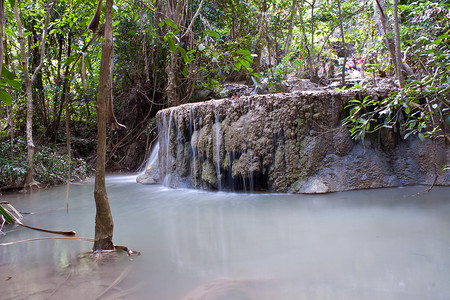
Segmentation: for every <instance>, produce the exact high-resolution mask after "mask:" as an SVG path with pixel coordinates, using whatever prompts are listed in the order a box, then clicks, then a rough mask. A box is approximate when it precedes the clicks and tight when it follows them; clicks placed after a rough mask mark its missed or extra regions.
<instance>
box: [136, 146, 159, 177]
mask: <svg viewBox="0 0 450 300" xmlns="http://www.w3.org/2000/svg"><path fill="white" fill-rule="evenodd" d="M159 148H160V147H159V141H157V142H156V144H155V145H154V146H153V147H152V148H151V150H150V155H149V156H148V158H147V163H146V164H145V168H144V170H142V171H141V172H140V174H143V173H144V172H146V171H147V170H149V169H150V168H154V167H158V165H159V162H158V154H159Z"/></svg>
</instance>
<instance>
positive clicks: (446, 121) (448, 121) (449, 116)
mask: <svg viewBox="0 0 450 300" xmlns="http://www.w3.org/2000/svg"><path fill="white" fill-rule="evenodd" d="M445 123H447V125H450V115H448V116H447V117H446V118H445Z"/></svg>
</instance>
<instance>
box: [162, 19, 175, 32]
mask: <svg viewBox="0 0 450 300" xmlns="http://www.w3.org/2000/svg"><path fill="white" fill-rule="evenodd" d="M164 22H166V24H167V25H169V26H170V27H172V28H173V29H175V30H178V25H177V24H175V23H174V22H173V21H172V20H170V19H168V18H164Z"/></svg>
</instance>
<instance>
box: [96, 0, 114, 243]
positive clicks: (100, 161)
mask: <svg viewBox="0 0 450 300" xmlns="http://www.w3.org/2000/svg"><path fill="white" fill-rule="evenodd" d="M113 2H114V1H113V0H107V1H106V8H105V31H104V39H103V46H102V60H101V64H100V76H99V84H98V98H97V134H98V137H97V138H98V141H97V142H98V144H97V161H96V170H95V188H94V198H95V205H96V210H97V212H96V216H95V241H94V247H93V250H94V251H97V250H112V249H114V245H113V242H112V238H113V231H114V223H113V218H112V214H111V208H110V206H109V201H108V194H107V192H106V184H105V161H106V118H107V111H106V106H107V101H108V97H109V93H110V88H111V87H110V80H109V77H110V64H111V58H112V50H113V33H112V7H113Z"/></svg>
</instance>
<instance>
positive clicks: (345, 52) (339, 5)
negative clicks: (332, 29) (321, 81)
mask: <svg viewBox="0 0 450 300" xmlns="http://www.w3.org/2000/svg"><path fill="white" fill-rule="evenodd" d="M337 3H338V9H339V26H340V27H341V38H342V47H344V63H343V64H342V75H341V76H342V86H345V65H346V64H347V49H346V47H345V37H344V25H343V21H342V12H341V0H337Z"/></svg>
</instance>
